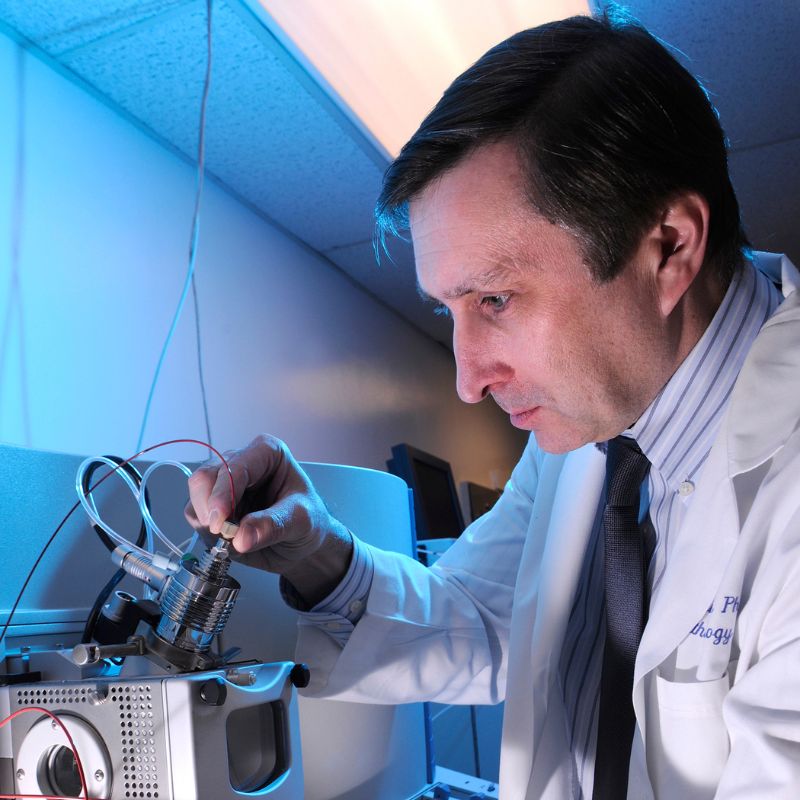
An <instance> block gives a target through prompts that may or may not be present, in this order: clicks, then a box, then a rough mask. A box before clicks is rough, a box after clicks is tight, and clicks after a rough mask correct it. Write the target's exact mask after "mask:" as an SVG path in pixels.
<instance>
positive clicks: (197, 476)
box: [185, 435, 308, 552]
mask: <svg viewBox="0 0 800 800" xmlns="http://www.w3.org/2000/svg"><path fill="white" fill-rule="evenodd" d="M225 460H226V461H227V463H228V466H229V468H230V475H229V474H228V470H227V469H226V468H225V466H224V464H220V463H219V462H209V463H208V464H204V465H203V466H201V467H199V468H198V469H197V470H196V471H195V472H194V473H193V474H192V476H191V477H190V478H189V498H190V502H189V505H188V506H187V508H186V510H185V515H186V518H187V520H188V521H189V522H190V523H191V524H192V525H194V526H195V527H197V526H201V527H206V528H208V529H209V530H210V531H211V532H212V533H214V534H219V533H220V532H221V530H222V525H223V523H224V522H225V521H226V520H229V519H232V518H235V516H236V506H237V504H238V503H239V501H240V500H241V499H242V496H243V495H244V494H245V492H246V491H247V490H248V489H249V490H256V489H257V490H258V496H254V497H253V498H250V500H249V501H248V503H247V504H246V506H245V508H243V509H241V511H240V513H244V512H246V511H247V510H248V507H249V508H252V507H253V505H254V502H253V501H255V503H259V504H261V508H260V509H258V510H262V509H264V508H265V507H269V511H270V514H272V516H269V515H268V516H266V517H265V521H264V522H263V524H259V528H258V530H257V531H256V530H255V529H254V530H253V531H250V532H248V529H247V527H245V530H244V531H243V532H242V533H241V535H240V536H238V537H237V539H236V540H234V541H235V542H238V543H239V544H240V545H241V546H242V547H247V550H241V552H248V551H249V550H252V549H260V548H261V547H265V546H268V544H269V541H268V539H269V538H270V537H274V530H275V524H279V520H280V516H281V514H280V513H278V512H275V511H274V507H275V505H274V504H276V503H277V504H278V505H280V502H281V499H282V498H283V497H285V496H287V495H288V494H290V493H294V492H296V491H298V490H302V489H304V488H306V484H307V483H308V481H307V478H305V475H304V473H303V472H302V470H301V469H300V468H299V466H298V465H297V464H296V462H295V461H294V459H293V458H292V456H291V454H290V453H289V451H288V449H287V447H286V445H285V444H284V443H283V442H282V441H281V440H280V439H276V438H275V437H274V436H267V435H261V436H257V437H256V438H255V439H254V440H253V441H252V442H250V444H249V445H247V447H244V448H243V449H241V450H233V451H230V452H226V453H225ZM231 477H232V479H233V488H234V491H233V495H234V497H233V499H232V498H231ZM250 516H252V515H250ZM268 520H272V522H269V521H268ZM264 537H267V539H264ZM262 540H263V541H264V542H265V543H264V544H261V542H262ZM237 549H238V548H237Z"/></svg>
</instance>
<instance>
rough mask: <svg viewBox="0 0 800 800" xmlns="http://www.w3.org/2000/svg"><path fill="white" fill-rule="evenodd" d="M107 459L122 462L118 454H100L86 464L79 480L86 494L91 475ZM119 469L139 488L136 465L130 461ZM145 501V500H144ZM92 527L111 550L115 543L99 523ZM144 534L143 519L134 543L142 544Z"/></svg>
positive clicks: (139, 475)
mask: <svg viewBox="0 0 800 800" xmlns="http://www.w3.org/2000/svg"><path fill="white" fill-rule="evenodd" d="M109 461H113V462H114V463H115V464H117V465H118V466H121V465H122V464H123V461H124V459H122V458H120V457H119V456H101V457H100V458H98V459H91V460H90V463H89V464H88V465H87V468H86V469H85V470H84V472H83V476H82V480H81V488H82V490H83V493H84V494H88V493H89V492H90V491H91V489H90V486H91V481H92V477H93V476H94V473H95V472H96V471H97V468H98V467H99V466H100V464H108V463H109ZM121 469H122V470H123V471H124V472H127V473H128V475H129V476H130V477H131V478H132V479H133V481H134V482H135V483H136V485H137V487H138V488H139V489H141V485H142V476H141V474H140V473H139V470H138V469H136V467H134V466H133V464H130V463H128V464H125V466H124V467H122V466H121ZM145 502H147V501H146V500H145ZM94 511H95V512H96V511H97V507H96V506H95V507H94ZM93 527H94V530H95V533H97V535H98V536H99V537H100V541H101V542H102V543H103V544H104V545H105V546H106V548H107V549H108V550H110V551H113V550H114V547H115V545H114V543H113V542H112V541H111V539H110V538H109V536H108V534H107V533H106V532H105V530H104V529H103V527H102V526H101V525H94V526H93ZM146 536H147V528H146V526H145V524H144V520H143V521H142V527H141V529H140V531H139V537H138V539H137V540H136V544H137V545H139V546H140V547H141V546H142V545H144V543H145V539H146Z"/></svg>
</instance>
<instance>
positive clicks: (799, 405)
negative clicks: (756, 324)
mask: <svg viewBox="0 0 800 800" xmlns="http://www.w3.org/2000/svg"><path fill="white" fill-rule="evenodd" d="M756 266H758V267H759V269H762V270H763V271H764V272H765V273H766V274H767V275H768V276H769V277H770V278H773V279H776V278H779V279H780V280H781V288H782V291H783V294H784V297H786V298H787V299H786V300H784V302H783V303H782V304H781V306H780V307H779V308H778V310H777V311H776V312H775V313H774V314H773V315H772V317H770V319H769V320H767V322H766V323H765V324H764V327H763V328H762V329H761V333H760V334H759V336H758V338H757V339H756V341H755V343H754V344H753V347H752V348H751V350H750V353H749V354H748V357H747V360H746V361H745V364H744V367H743V368H742V371H741V374H740V375H739V380H738V382H737V384H736V389H735V390H734V393H733V395H732V397H731V404H730V407H729V410H728V413H727V414H726V419H725V422H724V423H723V429H722V434H723V435H724V436H725V438H726V441H727V446H728V453H729V463H730V467H729V472H730V476H731V477H734V476H735V475H739V474H741V473H742V472H747V471H749V470H751V469H755V468H756V467H758V466H759V465H761V464H763V463H764V462H765V461H767V459H769V458H772V456H774V455H775V453H776V452H777V451H778V450H779V449H780V448H781V446H782V445H783V442H784V441H785V440H786V436H787V434H788V432H790V431H792V430H793V429H794V427H795V425H796V424H797V420H798V416H800V402H799V401H798V398H800V292H798V291H797V289H798V287H800V273H798V271H797V269H796V268H795V266H794V265H793V264H792V262H791V261H789V259H788V258H786V256H778V255H775V254H773V253H758V254H756ZM778 271H780V272H779V274H778ZM775 387H780V392H779V393H778V394H776V392H775Z"/></svg>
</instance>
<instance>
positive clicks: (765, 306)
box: [623, 263, 780, 491]
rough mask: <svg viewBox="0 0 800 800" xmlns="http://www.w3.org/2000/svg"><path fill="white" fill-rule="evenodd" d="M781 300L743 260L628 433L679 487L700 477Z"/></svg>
mask: <svg viewBox="0 0 800 800" xmlns="http://www.w3.org/2000/svg"><path fill="white" fill-rule="evenodd" d="M779 301H780V293H779V292H778V290H777V289H776V288H775V287H774V285H773V284H772V283H771V282H770V281H769V279H768V278H767V277H766V276H764V275H763V274H762V273H760V272H758V271H757V270H756V269H754V268H753V267H752V266H751V265H750V264H749V263H748V264H745V266H744V267H743V268H742V269H741V270H739V271H738V272H737V273H736V274H735V276H734V278H733V280H732V281H731V284H730V286H729V287H728V290H727V292H726V293H725V297H724V298H723V300H722V303H721V304H720V307H719V308H718V309H717V312H716V314H715V315H714V318H713V319H712V320H711V323H710V324H709V326H708V328H707V329H706V331H705V332H704V333H703V335H702V337H701V338H700V340H699V341H698V343H697V344H696V345H695V346H694V348H693V349H692V351H691V352H690V353H689V355H688V356H687V357H686V358H685V359H684V361H683V363H681V365H680V366H679V367H678V369H677V370H676V371H675V373H674V374H673V375H672V377H671V378H670V379H669V381H668V382H667V383H666V385H665V386H664V388H663V389H662V390H661V391H660V392H659V393H658V395H657V396H656V398H655V399H654V400H653V402H652V403H651V404H650V406H649V407H648V408H647V409H646V410H645V412H644V413H643V414H642V415H641V417H640V418H639V419H638V420H637V421H636V423H635V424H634V425H632V426H631V428H629V429H628V430H627V431H625V432H624V434H623V435H629V436H632V437H633V438H634V439H636V441H637V443H638V444H639V447H640V448H641V449H642V452H644V454H645V455H646V456H647V457H648V459H649V460H650V463H651V464H652V469H654V470H656V471H658V472H659V473H661V475H662V477H663V478H664V480H665V481H666V483H667V485H668V486H669V487H670V488H672V489H674V490H675V491H678V489H679V486H680V484H681V483H683V482H685V481H696V479H697V476H698V475H699V472H700V470H701V469H702V466H703V463H704V462H705V460H706V458H707V456H708V453H709V451H710V450H711V445H712V443H713V441H714V438H715V436H716V434H717V431H718V429H719V425H720V422H721V420H722V416H723V413H724V410H725V408H726V407H727V404H728V400H729V398H730V394H731V391H732V389H733V385H734V383H735V382H736V378H737V377H738V375H739V371H740V369H741V367H742V364H743V362H744V359H745V356H746V355H747V352H748V350H749V349H750V347H751V345H752V344H753V341H754V340H755V337H756V335H757V334H758V331H759V330H760V329H761V326H762V325H763V324H764V322H765V321H766V320H767V319H768V318H769V316H770V315H771V314H772V313H773V312H774V310H775V309H776V308H777V306H778V303H779Z"/></svg>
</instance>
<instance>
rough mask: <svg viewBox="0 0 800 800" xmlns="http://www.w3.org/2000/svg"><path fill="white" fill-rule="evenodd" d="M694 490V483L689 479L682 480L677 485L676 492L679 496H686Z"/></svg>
mask: <svg viewBox="0 0 800 800" xmlns="http://www.w3.org/2000/svg"><path fill="white" fill-rule="evenodd" d="M693 491H694V484H693V483H692V482H691V481H683V482H682V483H681V485H680V486H679V487H678V494H679V495H680V496H681V497H688V496H689V495H690V494H691V493H692V492H693Z"/></svg>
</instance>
